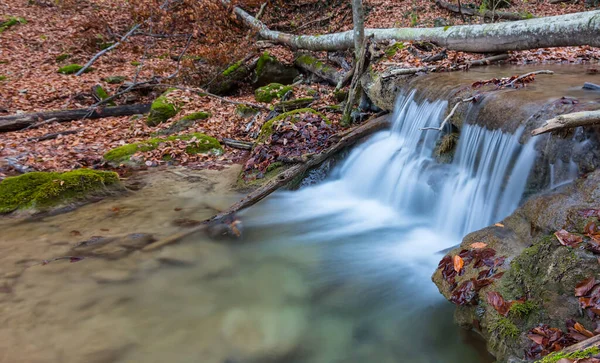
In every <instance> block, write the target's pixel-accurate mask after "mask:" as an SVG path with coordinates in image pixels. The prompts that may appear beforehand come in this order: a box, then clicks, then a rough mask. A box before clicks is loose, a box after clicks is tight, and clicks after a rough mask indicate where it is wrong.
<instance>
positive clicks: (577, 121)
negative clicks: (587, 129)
mask: <svg viewBox="0 0 600 363" xmlns="http://www.w3.org/2000/svg"><path fill="white" fill-rule="evenodd" d="M597 124H600V110H596V111H582V112H573V113H567V114H565V115H560V116H557V117H555V118H551V119H550V120H548V121H546V123H545V124H544V126H542V127H539V128H537V129H535V130H533V131H531V135H533V136H535V135H540V134H543V133H546V132H550V131H554V130H559V129H566V128H572V127H577V126H590V125H597Z"/></svg>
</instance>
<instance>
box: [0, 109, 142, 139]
mask: <svg viewBox="0 0 600 363" xmlns="http://www.w3.org/2000/svg"><path fill="white" fill-rule="evenodd" d="M150 105H151V104H149V103H148V104H137V105H123V106H115V107H105V108H96V109H94V110H90V109H89V108H79V109H75V110H64V111H45V112H35V113H24V114H20V115H11V116H2V117H0V132H8V131H17V130H21V129H24V128H26V127H28V126H30V125H34V124H36V123H37V122H40V121H45V120H49V119H55V120H54V121H55V122H67V121H73V120H80V119H85V118H89V119H98V118H103V117H112V116H130V115H136V114H142V113H147V112H149V111H150Z"/></svg>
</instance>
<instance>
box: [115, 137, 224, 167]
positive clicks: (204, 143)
mask: <svg viewBox="0 0 600 363" xmlns="http://www.w3.org/2000/svg"><path fill="white" fill-rule="evenodd" d="M193 138H195V139H196V142H195V143H191V144H190V145H188V146H187V147H186V149H185V151H186V152H187V153H188V154H200V153H207V152H213V153H215V154H220V153H222V152H223V148H222V147H221V144H220V143H219V141H218V140H217V139H215V138H214V137H211V136H208V135H205V134H202V133H199V132H196V133H192V134H186V135H177V136H169V137H166V138H153V139H148V140H146V141H141V142H137V143H134V144H127V145H123V146H119V147H117V148H115V149H112V150H110V151H108V152H107V153H106V154H104V160H106V161H107V162H108V163H109V164H111V165H119V164H122V163H127V162H129V161H130V158H131V156H132V155H133V154H135V153H137V152H145V151H150V150H154V149H156V148H158V146H159V145H160V144H161V143H163V142H168V141H177V140H183V141H189V140H192V139H193Z"/></svg>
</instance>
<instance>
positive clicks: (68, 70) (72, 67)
mask: <svg viewBox="0 0 600 363" xmlns="http://www.w3.org/2000/svg"><path fill="white" fill-rule="evenodd" d="M82 68H83V66H80V65H79V64H69V65H67V66H64V67H60V68H59V69H58V73H61V74H75V73H77V72H79V71H80V70H81V69H82ZM91 71H93V68H92V67H89V68H87V69H86V70H85V72H84V73H88V72H91Z"/></svg>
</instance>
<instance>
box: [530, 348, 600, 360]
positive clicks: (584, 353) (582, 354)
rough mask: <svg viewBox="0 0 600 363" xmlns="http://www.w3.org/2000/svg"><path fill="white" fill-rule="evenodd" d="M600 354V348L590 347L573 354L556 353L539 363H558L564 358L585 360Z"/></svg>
mask: <svg viewBox="0 0 600 363" xmlns="http://www.w3.org/2000/svg"><path fill="white" fill-rule="evenodd" d="M598 354H600V348H598V347H597V346H594V347H589V348H587V349H585V350H579V351H576V352H572V353H564V352H556V353H552V354H549V355H547V356H545V357H544V358H542V359H540V360H538V361H537V362H538V363H556V362H558V361H559V360H561V359H563V358H567V359H583V358H589V357H592V356H595V355H598Z"/></svg>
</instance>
